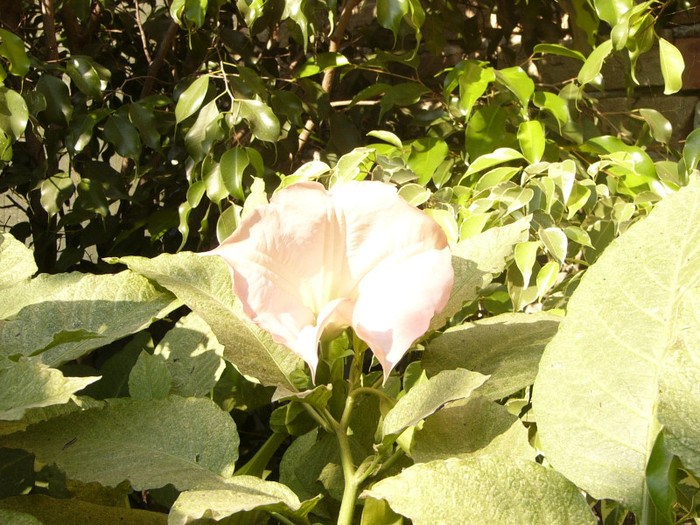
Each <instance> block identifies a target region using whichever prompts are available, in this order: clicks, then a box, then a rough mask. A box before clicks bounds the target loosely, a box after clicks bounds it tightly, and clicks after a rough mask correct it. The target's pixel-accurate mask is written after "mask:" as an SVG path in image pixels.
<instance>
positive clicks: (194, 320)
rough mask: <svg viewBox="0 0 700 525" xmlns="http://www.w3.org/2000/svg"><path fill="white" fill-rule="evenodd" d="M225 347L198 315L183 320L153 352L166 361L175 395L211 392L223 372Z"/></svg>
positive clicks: (196, 395) (201, 394)
mask: <svg viewBox="0 0 700 525" xmlns="http://www.w3.org/2000/svg"><path fill="white" fill-rule="evenodd" d="M223 353H224V347H223V346H222V345H221V344H219V341H217V339H216V336H215V335H214V333H213V332H212V331H211V328H209V325H208V324H207V323H205V322H204V320H202V318H201V317H199V316H198V315H197V314H194V313H192V314H189V315H186V316H185V317H183V318H182V319H180V320H179V321H178V322H177V324H176V325H175V327H174V328H172V329H171V330H170V331H168V333H167V334H165V336H164V337H163V339H161V340H160V342H159V343H158V346H157V347H156V349H155V352H154V354H155V355H157V356H159V357H160V358H161V359H163V360H165V364H166V366H167V368H168V370H169V371H170V375H171V377H172V379H173V384H172V390H171V392H172V393H173V394H178V395H181V396H185V397H189V396H193V397H200V396H204V395H206V394H208V393H209V392H210V391H211V389H212V388H214V385H216V382H217V381H218V379H219V377H221V374H222V372H223V371H224V366H225V365H224V361H223V359H222V356H223Z"/></svg>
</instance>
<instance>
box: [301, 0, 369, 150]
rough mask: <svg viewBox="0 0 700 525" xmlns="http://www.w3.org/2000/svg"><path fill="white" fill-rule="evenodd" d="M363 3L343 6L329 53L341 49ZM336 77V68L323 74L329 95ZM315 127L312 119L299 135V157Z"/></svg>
mask: <svg viewBox="0 0 700 525" xmlns="http://www.w3.org/2000/svg"><path fill="white" fill-rule="evenodd" d="M361 1H362V0H348V1H347V2H346V3H345V5H344V6H343V12H342V13H341V14H340V19H339V20H338V24H337V25H336V26H335V30H334V31H333V34H332V35H331V36H330V43H329V44H328V52H329V53H337V52H338V50H339V49H340V43H341V42H342V41H343V37H344V36H345V31H346V30H347V28H348V24H349V23H350V18H351V17H352V10H353V9H355V6H357V5H358V4H359V3H360V2H361ZM335 75H336V71H335V68H331V69H326V71H324V72H323V79H322V80H321V89H323V91H324V92H325V93H328V94H329V95H330V92H331V89H332V88H333V83H334V82H335ZM315 127H316V123H315V122H314V121H313V119H312V118H309V119H308V120H307V121H306V123H305V124H304V129H302V130H301V133H299V142H298V146H297V156H299V155H300V154H301V152H302V151H303V150H304V148H305V147H306V144H307V142H308V140H309V137H310V136H311V133H312V132H313V130H314V128H315Z"/></svg>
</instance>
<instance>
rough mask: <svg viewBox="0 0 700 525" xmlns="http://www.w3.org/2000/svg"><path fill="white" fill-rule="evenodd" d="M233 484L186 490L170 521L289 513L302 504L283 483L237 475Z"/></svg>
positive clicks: (178, 524)
mask: <svg viewBox="0 0 700 525" xmlns="http://www.w3.org/2000/svg"><path fill="white" fill-rule="evenodd" d="M231 485H232V487H231V488H230V489H219V490H198V491H188V492H183V493H182V494H180V496H179V497H178V499H177V500H176V501H175V503H174V504H173V507H172V509H171V510H170V515H169V517H168V524H169V525H186V524H187V523H190V522H191V521H193V520H196V519H199V518H203V517H207V518H211V519H214V520H217V521H219V520H221V519H223V518H225V517H227V516H231V515H232V514H236V513H238V512H245V511H250V510H254V509H261V510H268V511H277V512H281V513H286V512H287V511H288V510H289V511H296V510H298V509H299V508H300V507H301V503H300V502H299V498H298V497H297V495H296V494H294V492H292V490H291V489H290V488H288V487H287V486H285V485H282V484H281V483H276V482H273V481H264V480H262V479H260V478H256V477H254V476H237V477H236V478H234V480H233V481H231Z"/></svg>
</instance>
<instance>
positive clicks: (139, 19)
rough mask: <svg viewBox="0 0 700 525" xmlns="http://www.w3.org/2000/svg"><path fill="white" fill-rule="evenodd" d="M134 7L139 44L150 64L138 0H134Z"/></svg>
mask: <svg viewBox="0 0 700 525" xmlns="http://www.w3.org/2000/svg"><path fill="white" fill-rule="evenodd" d="M134 7H135V8H136V25H137V26H138V28H139V35H141V45H142V46H143V54H144V55H146V60H148V64H149V65H150V64H151V63H152V62H153V59H152V58H151V54H150V53H149V52H148V40H146V33H145V32H144V30H143V25H141V15H140V12H141V7H140V6H139V0H134Z"/></svg>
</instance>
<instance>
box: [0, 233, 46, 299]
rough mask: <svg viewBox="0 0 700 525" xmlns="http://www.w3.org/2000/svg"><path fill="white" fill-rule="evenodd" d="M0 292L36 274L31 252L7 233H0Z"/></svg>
mask: <svg viewBox="0 0 700 525" xmlns="http://www.w3.org/2000/svg"><path fill="white" fill-rule="evenodd" d="M0 259H2V265H0V290H2V289H3V288H8V287H10V286H13V285H15V284H18V283H21V282H22V281H25V280H27V279H29V278H30V277H31V276H32V275H34V273H36V270H37V267H36V263H35V262H34V255H33V254H32V251H31V250H30V249H29V248H27V247H26V246H25V245H24V244H23V243H21V242H19V241H18V240H17V239H15V238H14V237H13V236H12V235H10V234H9V233H0Z"/></svg>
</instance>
